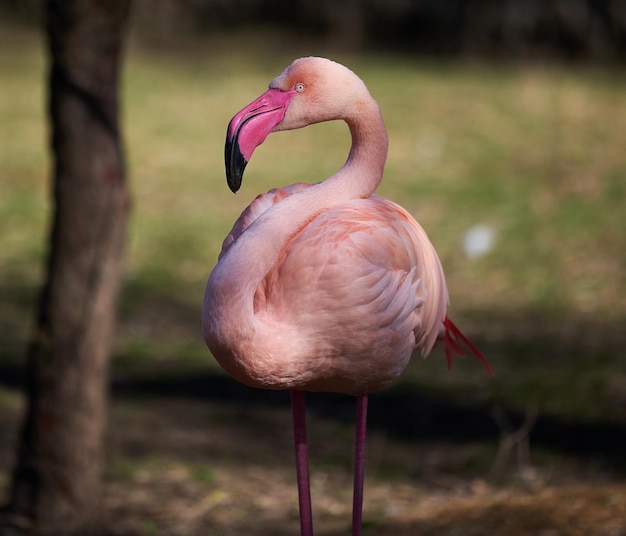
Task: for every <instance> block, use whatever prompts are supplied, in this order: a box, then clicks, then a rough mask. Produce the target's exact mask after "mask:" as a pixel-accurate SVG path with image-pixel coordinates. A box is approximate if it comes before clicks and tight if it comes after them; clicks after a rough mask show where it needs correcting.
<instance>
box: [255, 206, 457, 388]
mask: <svg viewBox="0 0 626 536" xmlns="http://www.w3.org/2000/svg"><path fill="white" fill-rule="evenodd" d="M447 300H448V295H447V290H446V286H445V280H444V276H443V270H442V269H441V265H440V263H439V259H438V258H437V255H436V253H435V250H434V248H433V246H432V245H431V244H430V241H429V240H428V238H427V237H426V234H425V233H424V231H423V230H422V228H421V227H420V226H419V225H418V224H417V222H416V221H415V220H414V219H413V218H412V217H411V216H410V215H409V214H408V213H407V212H406V211H405V210H404V209H402V208H401V207H400V206H399V205H396V204H395V203H392V202H390V201H388V200H385V199H383V198H381V197H378V196H372V197H370V198H368V199H354V200H351V201H348V202H345V203H341V204H339V205H336V206H334V207H332V208H331V209H329V210H328V211H326V212H324V213H322V214H320V215H318V216H317V217H316V218H314V219H313V220H312V221H311V222H310V223H309V224H308V225H307V226H305V228H304V229H302V230H301V231H300V232H299V233H298V234H297V235H296V236H295V237H294V238H293V239H292V240H291V241H290V242H289V243H288V244H287V246H286V248H285V250H284V251H283V254H282V257H281V258H280V259H278V262H277V263H276V265H275V267H274V269H273V270H271V271H270V273H268V275H267V277H266V278H265V280H264V282H263V284H262V285H261V287H260V288H259V289H258V290H257V294H256V296H255V311H256V312H257V314H259V315H262V316H264V317H265V318H267V317H268V316H271V317H272V318H273V319H275V320H276V319H278V320H279V321H280V322H281V323H284V324H285V325H290V326H292V327H294V326H295V329H294V330H293V331H295V332H297V333H300V339H301V340H300V341H299V342H298V346H299V347H300V348H309V349H310V351H309V355H310V359H312V360H316V361H318V362H319V367H320V370H318V375H319V376H320V377H324V378H325V381H326V382H327V381H328V378H330V377H332V378H337V382H339V383H338V387H337V390H340V389H343V390H346V389H349V390H351V391H355V392H356V391H358V390H361V391H368V392H371V391H374V390H378V389H380V388H383V387H385V386H386V385H388V384H390V383H391V382H392V381H393V380H395V379H396V378H397V377H398V376H399V375H400V373H401V372H402V370H404V368H405V366H406V364H407V363H408V360H409V358H410V356H411V353H412V351H413V350H414V349H415V348H416V347H420V348H421V350H422V354H423V355H427V354H428V353H429V352H430V350H431V349H432V347H433V345H434V344H435V342H436V339H437V335H438V333H439V329H440V326H441V323H442V322H443V320H444V318H445V311H446V306H447ZM303 341H305V342H303ZM308 366H310V367H313V366H314V365H313V364H312V363H309V365H308ZM322 369H326V373H324V371H323V370H322ZM382 371H386V372H382ZM346 382H347V383H346ZM348 384H350V385H348ZM309 387H310V388H311V389H314V388H315V387H314V386H309ZM325 389H326V390H328V383H325Z"/></svg>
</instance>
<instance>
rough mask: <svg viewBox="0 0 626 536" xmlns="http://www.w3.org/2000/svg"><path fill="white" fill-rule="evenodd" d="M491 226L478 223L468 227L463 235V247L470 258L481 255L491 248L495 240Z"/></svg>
mask: <svg viewBox="0 0 626 536" xmlns="http://www.w3.org/2000/svg"><path fill="white" fill-rule="evenodd" d="M495 235H496V233H495V231H494V230H493V227H491V226H489V225H486V224H484V223H479V224H477V225H474V226H473V227H470V228H469V229H468V230H467V232H466V233H465V236H464V237H463V249H464V251H465V254H466V255H467V256H468V257H469V258H470V259H474V258H476V257H482V256H483V255H486V254H487V253H489V252H490V251H491V250H492V249H493V245H494V242H495Z"/></svg>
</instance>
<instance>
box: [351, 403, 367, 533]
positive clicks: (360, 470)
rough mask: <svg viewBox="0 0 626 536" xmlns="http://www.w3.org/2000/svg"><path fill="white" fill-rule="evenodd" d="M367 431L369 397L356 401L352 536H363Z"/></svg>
mask: <svg viewBox="0 0 626 536" xmlns="http://www.w3.org/2000/svg"><path fill="white" fill-rule="evenodd" d="M366 429H367V395H359V396H358V397H357V399H356V437H355V441H354V497H353V501H352V536H361V519H362V517H363V484H364V482H365V432H366Z"/></svg>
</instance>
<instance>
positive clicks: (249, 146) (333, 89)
mask: <svg viewBox="0 0 626 536" xmlns="http://www.w3.org/2000/svg"><path fill="white" fill-rule="evenodd" d="M360 95H362V96H363V97H366V98H367V99H368V100H371V97H370V95H369V92H368V91H367V88H366V87H365V84H363V82H362V81H361V79H360V78H359V77H358V76H356V75H355V74H354V73H353V72H352V71H350V70H349V69H348V68H347V67H344V66H343V65H340V64H339V63H336V62H334V61H331V60H328V59H325V58H316V57H308V58H300V59H297V60H295V61H294V62H293V63H292V64H291V65H290V66H289V67H287V68H286V69H285V70H284V71H283V72H282V73H281V74H280V75H278V76H277V77H276V78H274V80H272V81H271V82H270V85H269V89H268V90H267V91H266V92H265V93H263V94H262V95H261V96H260V97H258V98H257V99H255V100H254V101H252V102H251V103H250V104H248V106H246V107H245V108H243V109H242V110H241V111H240V112H238V113H237V114H236V115H235V116H234V117H233V118H232V119H231V121H230V123H229V125H228V130H227V132H226V147H225V151H224V157H225V164H226V179H227V182H228V186H229V187H230V189H231V190H232V191H233V192H237V190H239V187H240V186H241V180H242V178H243V172H244V169H245V167H246V165H247V163H248V162H249V161H250V158H251V157H252V153H253V152H254V150H255V149H256V148H257V147H258V146H259V145H261V144H262V143H263V142H264V141H265V138H266V137H267V135H268V134H269V133H270V132H276V131H279V130H291V129H296V128H301V127H304V126H307V125H311V124H313V123H320V122H322V121H330V120H333V119H346V120H348V119H349V117H350V115H351V114H352V113H358V103H359V100H360V99H359V97H360Z"/></svg>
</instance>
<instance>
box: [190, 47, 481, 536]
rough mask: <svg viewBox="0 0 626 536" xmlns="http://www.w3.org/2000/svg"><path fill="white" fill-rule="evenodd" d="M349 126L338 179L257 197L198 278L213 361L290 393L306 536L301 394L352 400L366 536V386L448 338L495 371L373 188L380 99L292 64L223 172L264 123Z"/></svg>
mask: <svg viewBox="0 0 626 536" xmlns="http://www.w3.org/2000/svg"><path fill="white" fill-rule="evenodd" d="M331 120H343V121H345V122H346V123H347V124H348V127H349V129H350V133H351V136H352V146H351V149H350V153H349V155H348V158H347V161H346V162H345V164H344V165H343V167H341V169H339V171H337V172H336V173H335V174H334V175H332V176H331V177H329V178H328V179H326V180H324V181H322V182H320V183H318V184H314V185H308V184H304V183H297V184H293V185H291V186H287V187H284V188H277V189H273V190H271V191H269V192H268V193H266V194H263V195H259V196H258V197H257V198H256V199H255V200H254V201H253V202H252V203H251V204H250V205H249V206H248V207H247V208H246V209H245V210H244V212H243V213H242V214H241V216H240V217H239V219H237V221H236V222H235V224H234V226H233V229H232V231H231V232H230V234H229V235H228V236H227V237H226V239H225V240H224V243H223V246H222V251H221V253H220V255H219V258H218V262H217V265H216V266H215V268H214V270H213V272H212V273H211V275H210V277H209V280H208V282H207V285H206V291H205V296H204V302H203V308H202V325H203V333H204V338H205V341H206V343H207V345H208V347H209V349H210V351H211V353H212V354H213V356H214V357H215V359H216V360H217V361H218V363H219V364H220V366H221V367H222V368H223V369H224V370H225V371H226V372H227V373H228V374H230V375H231V376H232V377H233V378H235V379H236V380H238V381H240V382H242V383H244V384H246V385H249V386H252V387H257V388H263V389H288V390H290V391H291V405H292V413H293V429H294V441H295V457H296V473H297V482H298V495H299V511H300V528H301V534H302V536H311V535H312V534H313V521H312V508H311V495H310V485H309V469H308V449H307V439H306V422H305V400H304V392H305V391H324V392H338V393H346V394H348V395H352V396H355V397H356V400H357V404H356V437H355V451H354V452H355V459H354V495H353V512H352V533H353V535H354V536H358V535H360V533H361V518H362V504H363V483H364V473H365V432H366V419H367V402H368V395H369V394H370V393H374V392H376V391H380V390H381V389H383V388H385V387H387V386H389V385H391V384H392V383H393V382H394V381H395V380H396V379H397V378H398V377H399V376H400V374H401V373H402V371H403V370H404V368H405V367H406V366H407V363H408V362H409V359H410V357H411V355H412V354H413V352H414V351H415V350H416V349H417V350H419V351H420V352H421V355H422V356H423V357H426V356H427V355H428V354H429V352H430V351H431V350H432V348H433V346H434V345H435V343H436V342H437V341H438V340H442V341H443V344H444V349H445V353H446V357H447V361H448V367H451V366H452V361H453V357H454V356H455V354H460V355H462V354H464V351H463V350H464V349H465V350H469V352H470V353H472V354H474V355H475V356H476V357H477V358H478V359H480V360H481V361H482V363H483V364H484V365H485V367H486V368H487V370H488V372H489V373H490V374H493V371H492V369H491V367H490V366H489V363H488V362H487V360H486V359H485V358H484V357H483V356H482V354H481V353H480V352H479V351H478V350H477V349H476V347H475V346H474V345H472V343H471V342H470V341H469V340H468V339H467V338H466V337H465V336H464V335H463V334H462V333H461V332H460V331H459V330H458V329H457V328H456V326H455V325H454V324H453V323H452V322H451V321H450V320H449V318H448V317H447V316H446V308H447V305H448V291H447V288H446V282H445V277H444V272H443V269H442V267H441V263H440V261H439V258H438V256H437V253H436V251H435V248H434V247H433V245H432V244H431V243H430V241H429V239H428V237H427V236H426V233H425V232H424V230H423V229H422V227H421V226H420V225H419V224H418V223H417V222H416V221H415V219H414V218H413V217H412V216H411V215H410V214H409V213H408V212H407V211H406V210H404V209H403V208H402V207H400V206H399V205H397V204H396V203H394V202H392V201H389V200H387V199H384V198H383V197H380V196H378V195H376V194H374V191H375V190H376V188H377V186H378V185H379V183H380V182H381V179H382V175H383V168H384V165H385V160H386V157H387V145H388V142H387V132H386V130H385V126H384V123H383V119H382V116H381V112H380V110H379V107H378V104H377V103H376V101H375V100H374V99H373V98H372V96H371V95H370V93H369V91H368V90H367V88H366V86H365V84H364V83H363V82H362V80H361V79H360V78H359V77H358V76H357V75H356V74H354V73H353V72H352V71H351V70H349V69H348V68H346V67H344V66H343V65H341V64H339V63H336V62H334V61H331V60H328V59H325V58H318V57H307V58H300V59H297V60H295V61H294V62H293V63H292V64H291V65H289V67H287V68H286V69H285V70H284V71H283V72H282V73H281V74H280V75H279V76H277V77H276V78H274V79H273V80H272V81H271V82H270V84H269V89H268V90H267V91H266V92H265V93H263V94H262V95H261V96H260V97H258V98H257V99H256V100H254V101H253V102H252V103H251V104H249V105H248V106H246V107H245V108H243V109H242V110H241V111H240V112H238V113H237V114H236V115H235V116H234V117H233V119H232V120H231V121H230V124H229V125H228V130H227V135H226V147H225V163H226V177H227V182H228V186H229V187H230V189H231V190H232V191H233V192H237V190H238V189H239V188H240V186H241V181H242V177H243V171H244V169H245V167H246V164H247V163H248V161H249V160H250V157H251V156H252V153H253V152H254V150H255V149H256V147H258V146H259V145H260V144H261V143H263V141H264V140H265V138H266V137H267V135H268V134H269V133H271V132H276V131H282V130H291V129H297V128H301V127H305V126H307V125H310V124H313V123H319V122H322V121H331Z"/></svg>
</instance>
